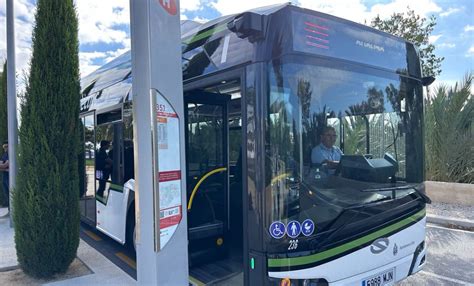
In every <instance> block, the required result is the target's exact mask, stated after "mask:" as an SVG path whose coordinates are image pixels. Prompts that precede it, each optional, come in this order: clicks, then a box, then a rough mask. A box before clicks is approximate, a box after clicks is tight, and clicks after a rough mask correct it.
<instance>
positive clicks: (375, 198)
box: [265, 56, 423, 229]
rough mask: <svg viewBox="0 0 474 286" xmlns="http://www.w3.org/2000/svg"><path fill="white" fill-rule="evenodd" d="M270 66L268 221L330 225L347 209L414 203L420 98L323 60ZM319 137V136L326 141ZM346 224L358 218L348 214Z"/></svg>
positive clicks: (408, 87) (389, 76) (402, 83)
mask: <svg viewBox="0 0 474 286" xmlns="http://www.w3.org/2000/svg"><path fill="white" fill-rule="evenodd" d="M313 60H314V61H313V62H311V60H308V59H307V58H306V59H305V60H304V61H303V60H299V58H298V57H295V56H293V57H291V58H290V57H288V58H282V59H276V60H273V61H271V62H269V63H268V70H269V75H268V76H269V81H268V82H269V86H268V91H269V92H268V97H267V110H268V113H267V118H266V144H265V152H266V154H265V157H266V158H265V165H266V170H267V172H266V182H265V186H266V195H267V196H269V197H268V198H267V199H268V200H269V204H268V205H271V207H270V209H269V210H268V212H267V219H268V221H267V224H266V225H267V226H269V225H270V224H271V223H272V222H275V221H282V222H284V223H288V222H291V221H299V222H303V221H305V220H306V219H311V220H313V221H314V224H315V226H316V229H325V226H327V225H331V224H333V223H334V220H336V218H339V217H340V215H341V214H342V213H343V212H344V210H345V209H347V208H351V209H353V208H359V207H361V206H373V205H376V204H377V205H378V207H377V208H375V210H373V211H371V212H368V211H367V212H362V214H363V215H361V212H359V213H358V216H357V217H359V218H360V219H361V220H362V219H366V218H369V217H370V216H371V215H376V214H377V213H382V212H383V211H384V208H383V207H380V205H383V204H384V203H387V202H390V204H391V207H395V206H396V205H393V203H394V202H395V201H397V202H399V204H402V203H406V202H407V201H410V200H413V198H418V196H417V195H416V187H417V184H418V183H421V182H422V181H423V159H422V153H423V147H422V132H421V122H422V92H421V91H422V90H421V85H420V84H419V82H418V81H415V80H413V79H408V78H404V77H402V76H400V75H398V74H396V73H391V72H386V71H383V70H377V69H374V68H369V67H361V66H359V65H354V66H352V65H350V64H346V63H344V64H338V63H336V62H335V61H332V62H329V61H326V60H323V59H313ZM325 137H327V138H325ZM352 220H357V219H356V217H354V216H352Z"/></svg>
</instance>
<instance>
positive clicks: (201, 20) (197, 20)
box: [193, 17, 209, 23]
mask: <svg viewBox="0 0 474 286" xmlns="http://www.w3.org/2000/svg"><path fill="white" fill-rule="evenodd" d="M193 21H195V22H198V23H206V22H208V21H209V19H206V18H202V17H194V19H193Z"/></svg>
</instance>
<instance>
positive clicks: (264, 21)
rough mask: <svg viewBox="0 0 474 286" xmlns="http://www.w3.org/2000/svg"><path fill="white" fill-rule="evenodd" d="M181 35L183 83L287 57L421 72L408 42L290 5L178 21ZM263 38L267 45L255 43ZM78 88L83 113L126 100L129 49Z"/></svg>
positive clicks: (413, 49)
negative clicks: (299, 55) (306, 56)
mask: <svg viewBox="0 0 474 286" xmlns="http://www.w3.org/2000/svg"><path fill="white" fill-rule="evenodd" d="M181 32H182V37H181V40H182V65H183V79H184V80H188V79H192V78H197V77H200V76H203V75H205V74H210V73H215V72H218V71H221V70H225V69H229V68H232V67H234V66H237V65H241V64H244V63H249V62H257V61H267V60H270V59H272V58H276V57H279V56H282V55H284V54H287V53H304V54H310V55H316V56H324V57H334V58H340V59H343V60H348V61H354V62H359V63H361V64H368V65H372V66H375V67H381V68H384V69H387V70H392V71H394V72H398V73H402V74H403V73H407V74H412V75H413V76H419V73H420V72H419V71H418V70H419V65H418V68H417V67H416V65H415V67H410V62H411V61H408V60H407V58H408V56H409V54H411V57H415V58H416V59H417V58H418V55H417V52H416V50H415V48H414V47H413V45H412V44H411V43H408V42H406V41H405V40H403V39H401V38H398V37H395V36H393V35H390V34H387V33H384V32H381V31H378V30H375V29H373V28H370V27H367V26H364V25H362V24H357V23H354V22H351V21H348V20H345V19H341V18H337V17H334V16H331V15H327V14H323V13H319V12H316V11H311V10H307V9H303V8H300V7H297V6H293V5H291V4H290V3H285V4H277V5H271V6H266V7H261V8H256V9H252V10H249V11H246V12H243V13H240V14H235V15H229V16H223V17H220V18H217V19H214V20H211V21H209V22H206V23H203V24H201V23H197V22H194V21H189V20H185V21H181ZM262 38H265V41H259V40H260V39H262ZM351 45H352V47H351ZM348 51H350V52H348ZM410 71H412V72H410ZM81 85H82V99H81V112H85V111H88V110H93V109H101V108H104V107H106V106H111V105H114V104H118V103H121V102H124V101H127V100H130V99H131V98H130V90H131V85H132V80H131V53H130V51H128V52H126V53H124V54H123V55H121V56H119V57H118V58H116V59H114V60H112V61H111V62H109V63H107V64H106V65H104V66H102V67H100V68H99V69H97V70H96V71H94V72H93V73H91V74H90V75H88V76H86V77H84V78H83V79H82V81H81Z"/></svg>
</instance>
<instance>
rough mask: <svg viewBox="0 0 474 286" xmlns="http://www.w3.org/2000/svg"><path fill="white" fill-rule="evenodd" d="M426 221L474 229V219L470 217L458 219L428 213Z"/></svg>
mask: <svg viewBox="0 0 474 286" xmlns="http://www.w3.org/2000/svg"><path fill="white" fill-rule="evenodd" d="M426 221H427V222H429V223H434V224H439V225H442V226H446V227H451V228H460V229H466V230H474V221H472V220H468V219H458V218H451V217H445V216H438V215H432V214H430V215H427V217H426Z"/></svg>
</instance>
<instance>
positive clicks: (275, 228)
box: [269, 221, 286, 239]
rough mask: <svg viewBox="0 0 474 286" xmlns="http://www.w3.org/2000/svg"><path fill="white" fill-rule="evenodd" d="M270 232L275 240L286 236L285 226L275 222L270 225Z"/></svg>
mask: <svg viewBox="0 0 474 286" xmlns="http://www.w3.org/2000/svg"><path fill="white" fill-rule="evenodd" d="M269 231H270V235H271V236H272V237H273V238H276V239H280V238H282V237H283V236H285V233H286V232H285V224H283V223H281V222H279V221H275V222H273V223H272V224H271V225H270V229H269Z"/></svg>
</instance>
